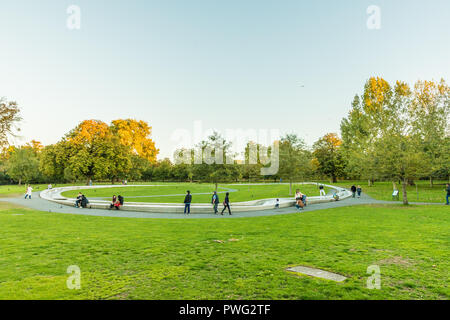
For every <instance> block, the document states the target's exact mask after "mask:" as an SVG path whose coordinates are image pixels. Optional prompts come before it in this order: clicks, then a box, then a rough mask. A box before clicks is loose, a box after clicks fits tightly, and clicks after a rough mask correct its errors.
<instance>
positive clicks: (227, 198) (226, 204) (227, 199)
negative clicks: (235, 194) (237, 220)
mask: <svg viewBox="0 0 450 320" xmlns="http://www.w3.org/2000/svg"><path fill="white" fill-rule="evenodd" d="M229 195H230V193H229V192H227V193H226V194H225V200H223V210H222V213H221V214H222V215H223V212H224V211H225V209H227V208H228V213H229V214H230V216H231V209H230V198H229Z"/></svg>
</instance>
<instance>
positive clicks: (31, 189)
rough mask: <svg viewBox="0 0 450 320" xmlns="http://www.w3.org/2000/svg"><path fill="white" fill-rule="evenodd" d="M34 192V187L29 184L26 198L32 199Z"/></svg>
mask: <svg viewBox="0 0 450 320" xmlns="http://www.w3.org/2000/svg"><path fill="white" fill-rule="evenodd" d="M32 192H33V188H32V187H31V186H30V185H28V187H27V191H26V193H25V199H27V198H28V199H30V200H31V195H32Z"/></svg>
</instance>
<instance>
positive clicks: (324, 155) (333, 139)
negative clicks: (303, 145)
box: [313, 133, 345, 182]
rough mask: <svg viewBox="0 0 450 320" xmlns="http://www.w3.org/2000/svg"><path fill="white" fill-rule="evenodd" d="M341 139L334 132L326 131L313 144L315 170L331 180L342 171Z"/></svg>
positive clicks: (335, 179)
mask: <svg viewBox="0 0 450 320" xmlns="http://www.w3.org/2000/svg"><path fill="white" fill-rule="evenodd" d="M341 145H342V140H341V139H339V137H338V135H337V134H336V133H328V134H326V135H324V136H323V137H322V138H320V139H319V140H318V141H316V142H315V143H314V145H313V149H314V151H313V156H314V159H315V160H314V161H315V162H316V166H317V171H318V172H319V173H320V174H323V175H325V176H328V177H330V178H331V181H332V182H336V181H337V177H339V176H342V175H343V173H344V168H345V162H344V159H343V157H342V152H341Z"/></svg>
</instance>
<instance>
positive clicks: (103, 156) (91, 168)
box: [62, 120, 132, 183]
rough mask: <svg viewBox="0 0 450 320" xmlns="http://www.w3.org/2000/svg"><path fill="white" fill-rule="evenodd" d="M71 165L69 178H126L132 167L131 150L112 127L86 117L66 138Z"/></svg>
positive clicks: (68, 168)
mask: <svg viewBox="0 0 450 320" xmlns="http://www.w3.org/2000/svg"><path fill="white" fill-rule="evenodd" d="M62 146H66V147H63V149H62V150H63V151H64V152H65V158H66V159H67V161H66V162H67V164H66V168H65V172H64V175H65V177H66V178H71V179H73V178H75V179H78V178H82V177H84V178H86V179H87V181H89V180H91V179H93V178H94V179H105V178H108V179H111V182H112V183H114V181H115V180H116V179H118V178H123V177H125V176H126V175H127V174H128V173H129V172H130V170H131V168H132V161H131V150H130V147H129V146H125V145H123V144H121V143H120V140H119V137H117V136H114V135H113V133H112V132H111V130H110V128H109V126H108V125H107V124H106V123H104V122H102V121H99V120H86V121H83V122H81V123H80V124H79V125H78V126H77V127H76V128H75V129H73V130H72V131H71V132H69V134H67V135H66V137H65V138H64V139H63V141H62Z"/></svg>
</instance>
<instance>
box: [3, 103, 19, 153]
mask: <svg viewBox="0 0 450 320" xmlns="http://www.w3.org/2000/svg"><path fill="white" fill-rule="evenodd" d="M20 120H22V118H21V117H20V110H19V107H18V106H17V103H16V102H13V101H6V99H5V98H0V148H3V147H4V146H6V145H7V144H8V135H14V129H15V128H16V125H17V123H18V122H19V121H20Z"/></svg>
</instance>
